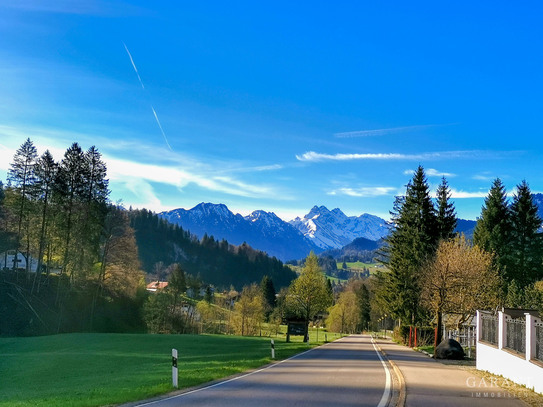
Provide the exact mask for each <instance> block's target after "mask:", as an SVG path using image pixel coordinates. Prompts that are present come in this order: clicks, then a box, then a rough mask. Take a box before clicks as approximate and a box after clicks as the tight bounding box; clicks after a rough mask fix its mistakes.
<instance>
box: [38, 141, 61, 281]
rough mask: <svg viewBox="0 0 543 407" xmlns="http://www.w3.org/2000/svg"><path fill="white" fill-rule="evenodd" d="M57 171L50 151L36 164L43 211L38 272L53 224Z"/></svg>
mask: <svg viewBox="0 0 543 407" xmlns="http://www.w3.org/2000/svg"><path fill="white" fill-rule="evenodd" d="M57 171H58V166H57V164H56V163H55V160H54V159H53V156H52V155H51V153H50V152H49V150H47V151H45V153H43V155H42V156H41V157H40V158H39V159H38V161H37V162H36V168H35V175H36V183H35V190H36V195H37V198H38V203H39V206H40V209H41V210H40V212H41V216H40V235H39V238H38V270H40V271H41V269H42V264H43V257H44V251H45V247H46V244H47V241H46V237H47V235H48V230H49V226H50V223H51V215H50V209H51V208H50V206H51V196H52V194H53V191H54V187H55V180H56V177H57ZM38 289H39V287H38Z"/></svg>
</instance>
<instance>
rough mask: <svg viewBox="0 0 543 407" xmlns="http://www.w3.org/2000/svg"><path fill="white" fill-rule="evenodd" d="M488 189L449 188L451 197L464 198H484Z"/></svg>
mask: <svg viewBox="0 0 543 407" xmlns="http://www.w3.org/2000/svg"><path fill="white" fill-rule="evenodd" d="M487 195H488V191H477V192H466V191H459V190H456V189H452V188H451V198H455V199H464V198H486V196H487Z"/></svg>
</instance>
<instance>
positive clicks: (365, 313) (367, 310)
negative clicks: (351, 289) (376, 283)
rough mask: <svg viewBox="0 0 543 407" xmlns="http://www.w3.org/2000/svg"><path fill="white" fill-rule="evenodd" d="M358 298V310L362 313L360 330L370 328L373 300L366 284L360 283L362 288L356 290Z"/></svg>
mask: <svg viewBox="0 0 543 407" xmlns="http://www.w3.org/2000/svg"><path fill="white" fill-rule="evenodd" d="M355 294H356V299H357V301H358V310H359V313H360V331H363V330H365V329H369V326H370V322H371V301H370V291H369V290H368V287H366V284H364V283H362V284H360V288H358V289H357V290H355Z"/></svg>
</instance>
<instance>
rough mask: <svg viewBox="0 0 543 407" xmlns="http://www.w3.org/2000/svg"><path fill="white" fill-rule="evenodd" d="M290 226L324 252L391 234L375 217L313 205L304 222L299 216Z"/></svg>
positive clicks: (380, 220) (382, 221) (382, 220)
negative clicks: (359, 238)
mask: <svg viewBox="0 0 543 407" xmlns="http://www.w3.org/2000/svg"><path fill="white" fill-rule="evenodd" d="M290 224H291V225H292V226H294V227H296V229H298V230H299V231H300V232H301V233H303V235H304V236H306V237H308V238H309V239H311V240H312V241H313V243H314V244H315V245H316V246H318V247H320V248H321V249H323V250H327V249H331V248H335V249H340V248H342V247H343V246H345V245H347V244H349V243H351V242H352V241H353V240H354V239H356V238H358V237H364V238H366V239H369V240H379V239H381V238H383V237H384V236H386V235H387V234H388V233H389V227H388V225H387V223H386V221H385V220H384V219H381V218H379V217H377V216H375V215H370V214H367V213H364V214H362V215H360V216H347V215H345V214H344V213H343V212H342V211H341V210H340V209H338V208H336V209H333V210H331V211H330V210H328V209H327V208H326V207H325V206H320V207H319V206H314V207H313V208H312V209H311V211H310V212H309V213H308V214H307V215H305V216H304V217H303V219H301V218H299V217H298V218H296V219H294V220H292V221H290Z"/></svg>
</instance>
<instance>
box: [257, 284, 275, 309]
mask: <svg viewBox="0 0 543 407" xmlns="http://www.w3.org/2000/svg"><path fill="white" fill-rule="evenodd" d="M260 289H261V290H262V296H263V297H264V303H265V304H264V306H265V309H266V317H267V316H269V315H270V313H271V312H272V311H273V309H274V308H275V302H276V299H275V294H276V292H275V287H274V285H273V280H272V279H271V278H269V277H268V276H267V275H265V276H264V277H262V281H261V282H260Z"/></svg>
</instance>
